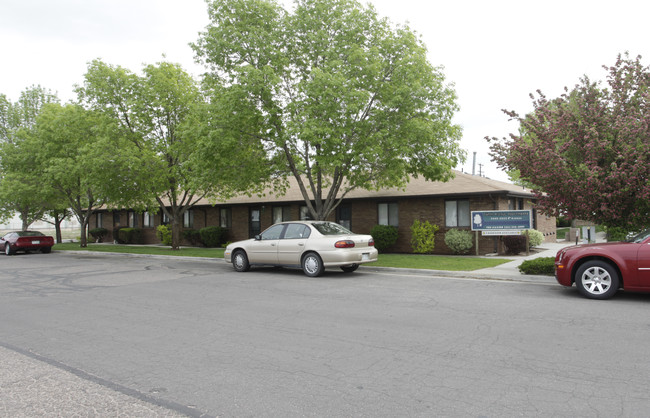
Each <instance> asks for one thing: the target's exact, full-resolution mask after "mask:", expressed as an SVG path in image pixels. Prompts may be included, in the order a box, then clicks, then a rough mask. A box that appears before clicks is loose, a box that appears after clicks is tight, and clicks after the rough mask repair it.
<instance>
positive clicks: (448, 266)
mask: <svg viewBox="0 0 650 418" xmlns="http://www.w3.org/2000/svg"><path fill="white" fill-rule="evenodd" d="M509 261H512V260H508V259H503V258H482V257H472V256H445V255H428V254H426V255H425V254H379V260H378V261H377V262H376V263H371V264H368V265H369V266H374V267H397V268H410V269H427V270H445V271H474V270H479V269H484V268H488V267H496V266H498V265H500V264H503V263H507V262H509Z"/></svg>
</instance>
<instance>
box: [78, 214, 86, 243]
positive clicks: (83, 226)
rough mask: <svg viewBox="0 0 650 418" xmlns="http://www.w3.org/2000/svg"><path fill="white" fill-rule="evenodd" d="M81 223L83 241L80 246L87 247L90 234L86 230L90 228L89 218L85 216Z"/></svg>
mask: <svg viewBox="0 0 650 418" xmlns="http://www.w3.org/2000/svg"><path fill="white" fill-rule="evenodd" d="M80 223H81V242H80V244H79V246H80V247H81V248H86V247H88V235H87V234H86V230H87V229H88V218H84V219H83V221H82V222H80Z"/></svg>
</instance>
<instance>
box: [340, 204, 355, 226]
mask: <svg viewBox="0 0 650 418" xmlns="http://www.w3.org/2000/svg"><path fill="white" fill-rule="evenodd" d="M336 223H338V224H339V225H341V226H344V227H346V228H347V229H350V230H352V206H351V205H339V207H338V208H337V209H336Z"/></svg>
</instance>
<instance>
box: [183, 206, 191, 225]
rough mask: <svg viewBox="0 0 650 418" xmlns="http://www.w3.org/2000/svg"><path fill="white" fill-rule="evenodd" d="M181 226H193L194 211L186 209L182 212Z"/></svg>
mask: <svg viewBox="0 0 650 418" xmlns="http://www.w3.org/2000/svg"><path fill="white" fill-rule="evenodd" d="M183 228H194V211H193V210H192V209H188V210H186V211H185V213H184V214H183Z"/></svg>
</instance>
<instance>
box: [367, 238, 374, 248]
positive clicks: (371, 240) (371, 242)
mask: <svg viewBox="0 0 650 418" xmlns="http://www.w3.org/2000/svg"><path fill="white" fill-rule="evenodd" d="M374 246H375V240H374V239H372V238H370V240H369V241H368V247H374Z"/></svg>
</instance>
